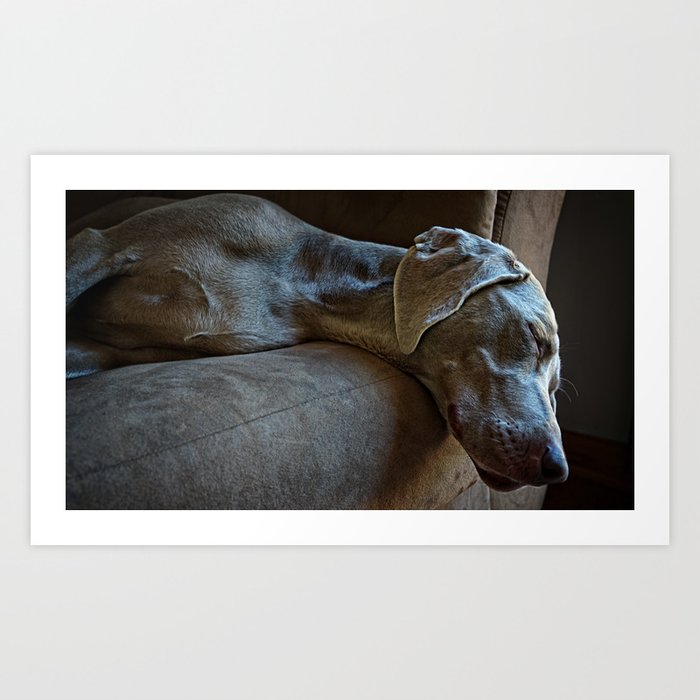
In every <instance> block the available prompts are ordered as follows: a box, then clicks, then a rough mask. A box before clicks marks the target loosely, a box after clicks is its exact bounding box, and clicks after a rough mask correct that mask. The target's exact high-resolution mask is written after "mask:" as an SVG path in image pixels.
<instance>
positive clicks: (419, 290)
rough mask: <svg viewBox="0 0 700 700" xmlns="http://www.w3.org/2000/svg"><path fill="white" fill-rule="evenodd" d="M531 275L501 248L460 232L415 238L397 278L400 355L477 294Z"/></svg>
mask: <svg viewBox="0 0 700 700" xmlns="http://www.w3.org/2000/svg"><path fill="white" fill-rule="evenodd" d="M528 274H529V270H528V269H527V268H526V267H525V266H524V265H522V264H521V263H520V262H518V261H517V260H516V259H515V256H514V255H513V253H512V252H511V251H510V250H508V249H507V248H504V247H503V246H502V245H498V244H497V243H492V242H491V241H488V240H486V239H485V238H481V237H480V236H477V235H475V234H473V233H467V232H466V231H461V230H460V229H448V228H441V227H439V226H435V227H433V228H431V229H430V230H429V231H426V232H425V233H421V234H420V235H419V236H417V237H416V239H415V245H414V246H412V247H411V248H409V250H408V252H407V253H406V255H404V257H403V259H402V260H401V262H400V263H399V267H398V269H397V270H396V276H395V278H394V320H395V322H396V336H397V338H398V341H399V348H400V349H401V352H403V353H404V354H406V355H409V354H410V353H412V352H413V351H414V350H415V349H416V347H417V346H418V342H419V341H420V339H421V336H422V335H423V333H425V331H426V330H428V328H430V327H431V326H433V325H435V324H436V323H437V322H438V321H442V320H443V319H445V318H447V317H448V316H450V315H451V314H453V313H454V312H455V311H457V310H458V309H459V308H460V307H461V306H462V304H463V303H464V301H465V299H467V297H469V296H470V295H471V294H474V292H477V291H478V290H479V289H482V288H483V287H486V286H488V285H490V284H496V283H499V282H517V281H518V280H522V279H525V277H527V276H528Z"/></svg>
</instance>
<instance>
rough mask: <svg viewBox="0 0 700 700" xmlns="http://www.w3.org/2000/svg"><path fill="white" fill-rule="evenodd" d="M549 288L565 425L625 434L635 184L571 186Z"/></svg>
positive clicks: (630, 395)
mask: <svg viewBox="0 0 700 700" xmlns="http://www.w3.org/2000/svg"><path fill="white" fill-rule="evenodd" d="M547 293H548V295H549V298H550V300H551V302H552V305H553V307H554V310H555V313H556V315H557V320H558V322H559V335H560V339H561V356H562V376H563V377H565V378H566V379H568V380H570V381H571V382H573V384H574V385H575V387H576V390H577V391H578V395H577V394H576V391H574V390H573V389H572V387H571V386H570V385H568V384H567V383H566V382H564V383H563V387H564V389H565V390H566V391H567V392H568V394H569V395H570V396H571V402H569V401H568V400H567V398H566V397H565V396H564V395H563V394H562V393H560V394H559V396H558V409H557V414H558V417H559V422H560V425H561V426H562V428H564V429H567V430H573V431H576V432H580V433H585V434H587V435H595V436H597V437H603V438H608V439H610V440H617V441H620V442H626V441H627V440H628V438H629V435H630V431H631V427H632V420H633V411H634V192H628V191H585V192H584V191H570V192H568V193H567V195H566V199H565V200H564V206H563V208H562V212H561V218H560V220H559V225H558V228H557V234H556V238H555V239H554V248H553V250H552V258H551V263H550V272H549V280H548V284H547Z"/></svg>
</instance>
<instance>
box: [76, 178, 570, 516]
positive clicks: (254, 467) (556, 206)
mask: <svg viewBox="0 0 700 700" xmlns="http://www.w3.org/2000/svg"><path fill="white" fill-rule="evenodd" d="M201 194H206V192H203V191H202V192H193V191H187V192H184V191H176V192H174V191H148V192H142V191H140V192H134V191H131V192H127V191H69V192H68V193H67V195H66V215H67V222H66V223H67V231H68V235H72V234H73V233H75V232H77V231H78V230H80V229H81V228H83V227H84V226H86V225H91V226H95V227H98V228H100V227H107V226H109V225H112V224H114V223H117V222H118V220H120V219H121V218H123V216H124V213H125V212H128V213H136V212H137V211H140V210H142V209H143V208H145V207H147V206H153V205H154V204H162V203H166V202H167V201H170V200H171V199H178V198H183V197H192V196H197V195H201ZM253 194H258V195H260V196H264V197H266V198H268V199H271V200H272V201H275V202H277V203H279V204H281V205H282V206H284V207H285V208H286V209H288V210H289V211H291V212H292V213H293V214H296V215H297V216H299V217H301V218H303V219H305V220H307V221H309V222H310V223H312V224H314V225H316V226H319V227H321V228H324V229H326V230H329V231H332V232H333V233H338V234H342V235H345V236H348V237H351V238H357V239H364V240H373V241H377V242H381V243H389V244H393V245H400V246H404V247H408V246H410V245H411V243H412V241H413V238H414V236H415V235H417V234H418V233H420V232H422V231H424V230H426V229H427V228H430V227H431V226H433V225H440V226H448V227H459V228H463V229H466V230H469V231H472V232H474V233H478V234H479V235H481V236H485V237H487V238H491V239H493V240H495V241H497V242H500V243H503V244H504V245H506V246H508V247H510V248H511V249H513V250H514V251H515V252H516V253H517V255H518V256H519V258H520V259H521V260H522V261H523V262H524V263H525V264H526V265H527V266H528V267H530V269H531V270H532V271H533V272H534V273H535V275H536V276H537V277H538V279H539V280H540V281H541V282H542V283H543V285H546V278H547V270H548V265H549V255H550V251H551V247H552V242H553V238H554V233H555V229H556V224H557V220H558V217H559V212H560V209H561V205H562V201H563V198H564V192H562V191H519V190H481V191H376V192H375V191H372V192H362V191H349V192H342V191H317V192H314V191H266V192H254V193H253ZM125 200H128V201H125ZM88 293H89V292H88ZM66 420H67V426H66V430H67V435H66V437H67V448H66V452H67V454H66V507H67V508H68V509H376V508H379V509H398V508H402V509H432V508H460V509H462V508H464V509H489V508H491V509H506V508H509V509H534V508H539V507H541V504H542V501H543V498H544V491H545V489H544V488H533V487H526V488H523V489H520V490H518V491H515V492H511V493H509V494H502V493H497V492H493V491H491V490H490V489H489V488H488V487H486V486H485V485H484V484H483V483H482V482H481V481H480V480H479V479H478V476H477V474H476V471H475V469H474V466H473V464H472V463H471V461H470V459H469V457H468V456H467V455H466V453H465V452H464V450H463V449H462V448H461V446H460V445H459V444H458V443H457V442H456V440H454V438H452V436H451V435H450V434H449V433H448V431H447V429H446V427H445V424H444V421H443V419H442V418H441V416H440V414H439V413H438V411H437V408H436V407H435V404H434V403H433V401H432V398H431V397H430V395H429V393H428V391H427V390H426V389H425V388H424V387H423V386H422V385H421V384H420V383H419V382H418V381H417V380H416V379H414V378H413V377H411V376H409V375H407V374H404V373H403V372H401V371H399V370H398V369H396V368H394V367H392V366H390V365H388V364H387V363H385V362H384V361H383V360H380V359H379V358H377V357H375V356H374V355H371V354H369V353H368V352H366V351H364V350H361V349H359V348H356V347H352V346H348V345H342V344H338V343H331V342H314V343H306V344H303V345H299V346H295V347H290V348H283V349H278V350H272V351H269V352H263V353H256V354H251V355H239V356H231V357H210V358H202V359H196V360H188V361H182V362H165V363H157V364H147V365H136V366H130V367H123V368H119V369H114V370H111V371H107V372H100V373H97V374H94V375H90V376H86V377H81V378H78V379H73V380H69V381H67V385H66Z"/></svg>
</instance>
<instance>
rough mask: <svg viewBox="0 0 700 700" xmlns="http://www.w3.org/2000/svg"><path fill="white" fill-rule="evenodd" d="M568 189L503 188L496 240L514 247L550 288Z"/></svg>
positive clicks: (545, 285)
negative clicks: (549, 275) (549, 277)
mask: <svg viewBox="0 0 700 700" xmlns="http://www.w3.org/2000/svg"><path fill="white" fill-rule="evenodd" d="M564 195H565V190H499V191H498V200H497V202H496V213H495V217H494V225H493V240H494V241H495V242H496V243H502V244H503V245H504V246H506V247H507V248H510V249H511V250H512V251H513V252H514V253H515V254H516V255H517V256H518V258H519V259H520V260H522V262H523V263H525V265H527V266H528V267H529V268H530V269H531V270H532V272H533V273H534V275H535V277H537V279H538V280H539V281H540V283H541V284H542V286H543V287H545V289H546V287H547V273H548V271H549V256H550V254H551V252H552V244H553V242H554V233H555V231H556V228H557V222H558V221H559V213H560V212H561V207H562V204H563V202H564Z"/></svg>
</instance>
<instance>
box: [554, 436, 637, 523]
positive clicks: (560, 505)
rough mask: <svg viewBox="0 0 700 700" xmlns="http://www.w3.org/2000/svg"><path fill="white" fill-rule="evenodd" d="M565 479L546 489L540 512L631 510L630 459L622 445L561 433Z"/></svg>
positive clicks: (628, 451)
mask: <svg viewBox="0 0 700 700" xmlns="http://www.w3.org/2000/svg"><path fill="white" fill-rule="evenodd" d="M562 438H563V442H564V452H565V453H566V457H567V459H568V461H569V478H568V479H567V481H566V482H565V483H563V484H557V485H555V486H549V487H548V488H547V496H546V497H545V501H544V505H543V509H544V510H629V509H633V508H634V455H633V450H632V449H630V448H629V447H628V445H626V444H624V443H618V442H613V441H611V440H604V439H602V438H596V437H591V436H588V435H581V434H579V433H572V432H567V431H564V432H563V433H562Z"/></svg>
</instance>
